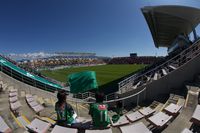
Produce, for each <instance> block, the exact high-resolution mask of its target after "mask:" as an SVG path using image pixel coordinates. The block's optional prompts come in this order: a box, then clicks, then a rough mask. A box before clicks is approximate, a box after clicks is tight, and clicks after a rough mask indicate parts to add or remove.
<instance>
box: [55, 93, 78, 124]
mask: <svg viewBox="0 0 200 133" xmlns="http://www.w3.org/2000/svg"><path fill="white" fill-rule="evenodd" d="M57 98H58V101H57V102H56V104H55V110H56V113H57V124H58V125H60V126H71V125H73V124H75V123H77V121H76V119H75V118H74V117H73V115H74V113H75V112H74V110H73V108H72V106H71V105H70V104H68V103H67V102H66V98H67V96H66V93H65V91H63V90H62V91H59V92H58V94H57Z"/></svg>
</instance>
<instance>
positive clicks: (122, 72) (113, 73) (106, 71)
mask: <svg viewBox="0 0 200 133" xmlns="http://www.w3.org/2000/svg"><path fill="white" fill-rule="evenodd" d="M144 67H145V65H142V64H141V65H136V64H134V65H102V66H90V67H78V68H65V69H59V70H54V71H51V70H44V71H41V73H42V74H43V75H45V76H47V77H50V78H53V79H56V80H58V81H61V82H67V76H68V75H69V74H72V73H76V72H82V71H95V72H96V76H97V82H98V85H99V86H101V85H104V84H106V83H109V82H111V81H114V80H116V79H119V78H121V77H124V76H126V75H128V74H130V73H133V72H135V71H137V70H139V69H142V68H144Z"/></svg>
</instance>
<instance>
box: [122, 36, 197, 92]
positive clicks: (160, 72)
mask: <svg viewBox="0 0 200 133" xmlns="http://www.w3.org/2000/svg"><path fill="white" fill-rule="evenodd" d="M199 47H200V40H197V41H196V42H194V44H193V45H191V46H190V47H188V48H187V49H185V50H183V51H181V52H180V53H179V54H177V55H175V56H174V57H171V58H166V59H167V60H164V62H162V63H161V64H157V66H154V67H152V66H150V67H149V68H146V69H145V70H144V71H143V72H141V73H137V74H135V75H132V76H130V77H128V78H127V79H124V80H123V81H121V82H119V83H118V84H119V92H118V93H127V92H129V91H131V90H133V89H137V88H138V87H140V86H143V85H146V84H148V83H151V82H153V81H155V80H158V79H160V78H162V77H163V76H167V75H168V74H169V73H171V72H173V71H175V70H177V69H178V68H180V67H181V66H183V65H184V64H186V63H187V62H189V61H190V60H191V59H193V58H195V57H197V56H198V55H199V53H200V52H199V50H200V48H199ZM185 57H187V58H185ZM189 57H190V58H189ZM151 75H152V77H151ZM148 77H149V78H151V79H148ZM141 79H148V80H142V84H141V85H139V86H136V85H137V83H138V82H140V81H141Z"/></svg>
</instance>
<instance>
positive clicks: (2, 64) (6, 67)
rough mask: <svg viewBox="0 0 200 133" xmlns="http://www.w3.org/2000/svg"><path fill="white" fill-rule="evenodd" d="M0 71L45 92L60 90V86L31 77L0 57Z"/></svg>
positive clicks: (31, 75)
mask: <svg viewBox="0 0 200 133" xmlns="http://www.w3.org/2000/svg"><path fill="white" fill-rule="evenodd" d="M0 68H1V69H0V70H1V71H2V72H4V73H5V74H7V75H9V76H11V77H13V78H15V79H17V80H19V81H21V82H24V83H26V84H29V85H32V86H35V87H38V88H41V89H44V90H47V91H52V92H54V91H56V90H59V89H61V88H62V86H60V85H58V84H55V83H52V82H50V81H48V80H46V79H44V78H41V77H39V76H36V75H33V74H31V73H29V72H27V71H25V70H23V69H21V68H19V67H17V66H16V65H14V64H12V63H11V62H9V61H8V60H6V59H5V58H3V57H2V56H0Z"/></svg>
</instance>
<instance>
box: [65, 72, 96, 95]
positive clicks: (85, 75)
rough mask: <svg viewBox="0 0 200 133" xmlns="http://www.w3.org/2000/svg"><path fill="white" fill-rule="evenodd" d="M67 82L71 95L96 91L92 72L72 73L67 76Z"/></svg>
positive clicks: (94, 74)
mask: <svg viewBox="0 0 200 133" xmlns="http://www.w3.org/2000/svg"><path fill="white" fill-rule="evenodd" d="M68 81H69V84H70V92H71V93H83V92H86V91H89V90H97V89H98V85H97V80H96V73H95V72H94V71H84V72H80V73H73V74H71V75H69V76H68Z"/></svg>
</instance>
